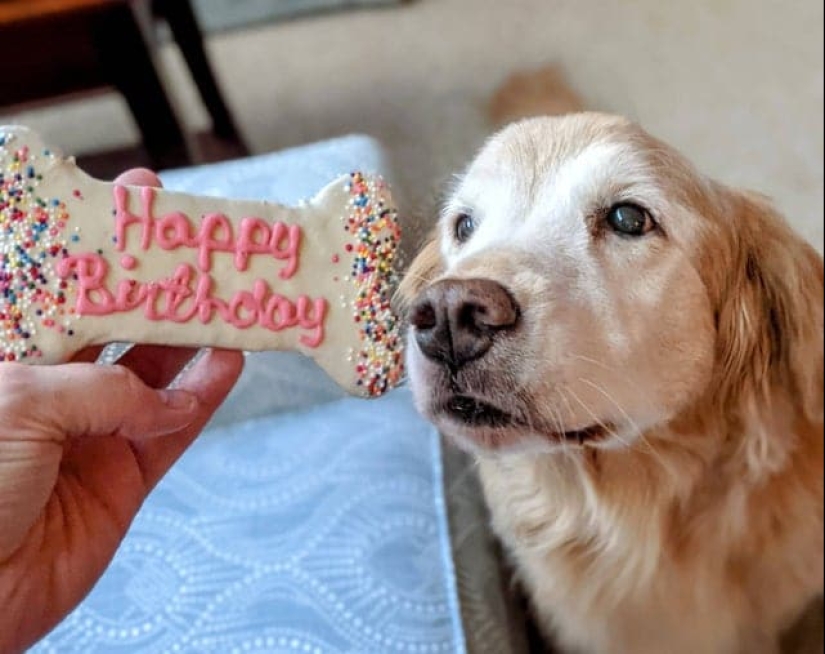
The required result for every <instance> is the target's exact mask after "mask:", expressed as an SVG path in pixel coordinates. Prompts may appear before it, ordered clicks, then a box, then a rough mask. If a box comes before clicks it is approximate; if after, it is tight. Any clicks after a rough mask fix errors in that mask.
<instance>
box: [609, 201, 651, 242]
mask: <svg viewBox="0 0 825 654" xmlns="http://www.w3.org/2000/svg"><path fill="white" fill-rule="evenodd" d="M605 220H606V221H607V224H608V225H609V226H610V228H611V229H612V230H613V231H614V232H617V233H619V234H622V235H624V236H644V235H645V234H647V233H648V232H649V231H651V230H652V229H654V228H655V227H656V223H655V222H653V218H651V217H650V214H649V213H648V212H647V211H645V210H644V209H642V208H641V207H637V206H636V205H635V204H616V205H613V206H612V207H610V210H609V211H608V212H607V216H606V217H605Z"/></svg>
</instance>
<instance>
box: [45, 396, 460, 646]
mask: <svg viewBox="0 0 825 654" xmlns="http://www.w3.org/2000/svg"><path fill="white" fill-rule="evenodd" d="M438 456H439V454H438V436H437V434H436V433H435V432H434V431H433V430H432V429H431V428H430V427H428V426H427V425H425V424H424V423H422V422H421V420H420V419H419V418H418V417H417V416H416V414H415V412H414V411H413V409H412V407H411V403H410V400H409V395H408V393H407V392H406V391H405V390H399V391H396V392H393V393H390V394H389V395H387V396H386V397H384V398H381V399H379V400H372V401H364V400H355V399H343V400H337V401H334V402H330V403H327V404H324V405H322V406H319V407H315V408H313V409H311V410H308V411H306V412H302V413H285V414H280V415H275V416H270V417H266V418H258V419H255V420H251V421H247V422H242V423H236V424H234V425H229V426H225V427H217V428H214V429H212V430H210V431H208V432H207V433H205V434H204V435H203V436H202V437H201V439H199V441H197V442H196V444H195V445H194V446H193V447H192V448H191V450H190V451H189V452H187V454H186V455H185V456H184V457H183V458H182V459H181V461H180V462H179V463H178V464H177V465H176V466H175V468H174V469H173V470H172V472H171V473H170V474H169V475H168V476H167V478H166V479H164V481H163V482H162V483H161V484H160V485H159V486H158V488H157V489H156V491H155V492H154V493H153V494H152V496H151V497H150V499H149V500H148V501H147V503H146V504H145V506H144V507H143V509H142V510H141V512H140V514H139V516H138V518H137V519H136V521H135V523H134V525H133V527H132V529H131V531H130V533H129V535H128V536H127V538H126V540H125V542H124V543H123V545H122V547H121V549H120V550H119V551H118V553H117V556H116V557H115V560H114V562H113V564H112V566H111V568H110V569H109V570H108V571H107V573H106V575H105V576H104V577H103V579H102V580H101V581H100V583H99V584H98V585H97V587H96V588H95V589H94V591H93V592H92V593H91V595H90V596H89V597H88V598H87V599H86V601H85V602H84V603H83V604H82V605H81V606H80V607H79V608H78V609H77V610H76V611H74V612H73V613H72V614H71V615H70V616H69V617H68V618H67V619H66V620H65V621H64V622H63V623H62V624H61V625H59V627H58V628H57V629H56V630H55V631H54V632H53V633H52V634H51V635H50V636H48V637H47V638H46V639H45V640H44V641H43V642H42V643H40V644H39V645H38V646H37V647H36V648H35V649H34V651H35V652H59V653H61V654H62V653H64V652H83V653H84V654H91V653H92V652H184V651H189V652H221V653H223V652H233V651H237V652H290V653H295V652H306V653H308V654H315V653H324V654H327V653H336V654H337V653H341V654H344V653H353V652H410V653H416V652H417V653H421V654H425V653H428V652H431V653H433V654H435V653H437V652H455V651H459V650H460V649H461V648H460V646H458V645H457V642H458V639H457V638H456V634H455V633H454V629H453V624H452V621H453V617H454V609H455V607H454V606H453V602H454V599H453V597H452V593H451V590H450V583H449V575H450V574H451V570H452V568H451V564H450V562H449V560H445V554H448V548H447V547H445V543H444V541H443V540H442V539H444V538H445V537H446V532H445V530H444V527H445V517H444V514H443V498H442V497H441V480H440V478H439V469H440V468H439V461H438V460H437V457H438ZM434 457H435V460H434Z"/></svg>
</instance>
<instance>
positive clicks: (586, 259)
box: [408, 115, 716, 449]
mask: <svg viewBox="0 0 825 654" xmlns="http://www.w3.org/2000/svg"><path fill="white" fill-rule="evenodd" d="M660 147H663V146H660V144H659V143H658V142H655V141H653V139H650V138H649V137H647V136H646V135H645V134H643V133H642V132H641V130H638V129H637V128H635V127H634V126H632V125H631V124H629V123H627V122H625V121H623V120H621V119H616V118H608V117H604V116H593V115H586V116H575V117H567V118H552V119H551V118H544V119H536V120H529V121H525V122H522V123H518V124H516V125H513V126H511V127H509V128H507V129H505V130H504V131H503V132H501V133H499V134H498V135H496V136H495V137H494V138H493V139H491V140H490V141H489V143H488V144H487V145H486V146H485V147H484V149H483V150H482V151H481V153H480V154H479V155H478V157H477V158H476V159H475V161H474V162H473V163H472V164H471V165H470V167H469V169H468V170H467V172H466V174H465V175H464V176H463V178H462V179H461V180H460V182H459V183H458V186H457V188H456V189H455V192H454V193H453V195H452V197H451V199H450V200H449V202H448V203H447V206H446V208H445V210H444V212H443V216H442V219H441V222H440V231H439V235H440V236H439V244H438V247H439V250H440V258H441V265H440V276H439V279H444V278H449V279H470V278H484V279H491V280H493V281H495V282H498V283H499V284H501V285H502V286H504V288H506V289H507V290H508V291H509V292H510V293H511V295H512V296H513V297H514V298H515V300H516V302H517V303H518V305H519V307H520V311H521V315H520V322H519V325H518V326H517V328H516V329H515V330H513V331H511V332H508V333H507V334H503V335H501V336H500V337H498V338H497V339H496V341H495V343H494V345H493V347H492V348H491V349H490V351H489V352H487V354H486V355H484V356H483V357H482V358H480V359H478V360H477V361H474V362H472V363H471V364H469V365H468V366H467V367H466V368H462V369H461V370H460V371H458V372H457V373H456V372H453V373H450V372H448V371H447V370H446V368H445V367H444V366H442V365H441V364H438V363H435V362H433V361H431V360H429V359H427V358H426V357H425V356H424V355H423V354H422V352H421V350H420V348H418V347H417V346H416V344H415V338H414V333H413V334H411V338H410V339H409V341H410V346H409V348H408V369H409V374H410V379H411V384H412V388H413V392H414V395H415V398H416V401H417V404H418V407H419V409H420V410H421V411H422V413H423V414H424V415H426V416H427V417H428V418H429V419H431V420H432V421H433V422H434V423H435V424H436V425H437V426H438V427H439V428H440V429H441V430H442V431H443V432H444V433H446V434H448V435H450V436H452V437H454V438H456V439H458V440H459V441H461V442H463V443H464V444H467V445H470V446H472V447H478V446H481V447H484V448H494V449H501V448H504V449H524V448H525V447H529V448H531V449H532V448H534V447H539V448H542V449H546V448H548V447H550V448H552V447H558V446H559V445H560V444H565V443H566V442H567V441H569V440H570V436H571V434H572V433H573V432H580V431H581V430H588V429H590V428H598V427H601V429H596V430H595V431H594V432H593V433H597V434H598V438H596V439H594V441H593V443H592V444H593V445H599V446H603V447H615V446H619V447H620V446H622V445H623V444H625V445H627V444H630V443H632V442H633V441H634V440H635V439H636V438H638V437H639V435H640V432H641V431H645V430H647V429H649V428H650V427H651V426H653V425H655V424H658V423H661V422H664V421H667V420H669V419H671V418H673V417H674V416H675V415H677V414H678V412H679V411H680V410H682V409H684V408H685V407H686V406H688V405H689V404H690V403H692V402H695V401H696V400H697V399H698V398H699V397H700V396H701V395H702V393H704V392H705V389H706V388H707V386H708V383H709V380H710V376H711V373H712V368H713V363H714V342H715V338H716V335H715V327H714V315H713V310H712V304H711V300H710V297H709V294H708V290H707V288H706V285H705V284H704V282H703V280H702V278H701V277H700V275H699V273H698V271H697V270H696V268H695V266H694V263H693V259H692V254H693V253H692V251H691V244H692V243H695V242H696V241H697V238H698V237H699V235H700V233H701V230H702V228H703V224H704V222H705V221H703V218H702V215H701V211H702V207H701V206H699V205H700V204H701V203H698V202H697V201H696V200H695V198H707V197H711V196H712V189H711V188H710V187H708V188H704V187H703V185H704V184H705V182H704V181H703V179H702V178H701V177H700V176H699V175H698V174H697V173H695V172H694V171H693V170H692V169H691V168H690V166H689V165H688V164H687V163H686V162H684V161H683V160H682V159H681V158H679V157H678V156H677V155H676V154H675V153H673V152H672V151H670V150H667V151H660ZM622 203H631V204H634V205H637V206H639V207H641V208H644V209H646V210H647V211H648V212H649V215H650V216H651V217H652V218H653V220H654V221H655V222H656V224H657V227H656V228H655V229H653V230H652V231H651V232H650V233H648V234H646V235H644V236H639V237H629V236H624V235H620V234H618V233H616V232H615V231H613V230H612V229H611V228H610V227H609V226H608V225H607V223H606V221H605V214H606V212H607V211H608V210H609V209H610V208H611V207H612V206H614V205H617V204H622ZM463 214H466V215H469V216H471V217H472V219H473V221H474V223H475V225H476V228H475V231H474V232H473V234H472V236H471V237H470V238H469V239H468V240H467V241H466V242H464V243H458V242H457V240H456V238H455V224H456V220H457V217H458V216H461V215H463ZM454 393H460V394H462V395H464V396H469V397H472V398H474V399H477V400H479V401H482V402H484V403H486V404H489V405H492V406H493V407H496V408H498V409H500V410H503V411H504V412H506V413H508V414H510V415H512V416H513V424H512V426H509V425H506V426H503V427H502V426H500V425H495V426H492V425H491V426H484V425H481V426H479V425H478V424H475V425H472V426H470V425H468V424H466V423H465V422H464V421H462V420H461V419H460V417H459V415H457V414H454V413H451V412H450V411H448V410H445V409H444V408H443V407H444V405H445V397H446V396H449V395H450V394H454ZM565 434H566V435H567V437H565ZM573 440H575V439H573Z"/></svg>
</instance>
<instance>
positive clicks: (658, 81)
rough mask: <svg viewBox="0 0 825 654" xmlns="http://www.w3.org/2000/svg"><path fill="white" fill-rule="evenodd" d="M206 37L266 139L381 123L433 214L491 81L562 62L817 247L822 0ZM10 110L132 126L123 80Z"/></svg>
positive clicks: (511, 4) (335, 23) (590, 93)
mask: <svg viewBox="0 0 825 654" xmlns="http://www.w3.org/2000/svg"><path fill="white" fill-rule="evenodd" d="M209 50H210V52H211V53H212V55H213V57H214V62H215V66H216V69H217V72H218V74H219V77H220V79H221V81H222V84H223V86H224V88H225V90H226V94H227V97H228V99H229V102H230V103H231V105H232V107H233V108H234V111H235V112H236V115H237V117H238V120H239V123H240V125H241V128H242V131H243V132H244V134H245V136H246V137H247V139H248V141H249V143H250V144H251V146H252V147H253V148H254V150H255V151H256V152H264V151H269V150H273V149H278V148H282V147H286V146H291V145H295V144H299V143H303V142H306V141H311V140H316V139H321V138H325V137H329V136H333V135H336V134H341V133H346V132H353V131H357V132H365V133H369V134H372V135H374V136H376V137H378V138H379V139H380V140H381V141H382V142H383V143H384V144H385V145H386V146H387V148H388V149H389V151H390V153H391V155H392V157H393V162H394V166H395V169H396V173H397V175H396V177H397V180H398V187H399V188H398V191H399V194H400V195H401V197H402V198H403V202H405V203H406V206H407V208H408V210H409V211H411V212H416V211H418V212H422V213H423V214H427V213H428V212H429V207H430V206H431V203H432V201H433V199H435V198H437V196H438V193H439V190H440V189H442V188H443V186H444V183H445V182H447V181H448V180H449V175H450V173H451V172H453V171H455V170H456V169H458V168H459V167H460V166H461V165H462V164H463V163H464V162H465V160H466V159H467V157H468V156H469V155H470V154H471V153H472V151H473V150H474V149H475V148H476V147H477V146H478V145H479V143H480V142H481V140H482V139H483V138H484V136H485V134H486V133H487V131H488V128H487V125H486V122H485V115H484V103H485V101H486V99H487V98H488V96H489V94H490V92H491V91H492V90H493V89H494V87H495V86H496V85H497V84H499V83H500V81H501V80H502V79H503V78H504V77H505V76H506V75H507V74H508V73H510V72H511V71H513V70H516V69H520V68H525V67H527V68H529V67H533V66H538V65H542V64H545V63H548V62H558V63H559V64H560V65H561V66H563V68H564V69H565V70H566V71H567V73H568V75H569V77H570V80H571V82H572V84H573V86H574V87H575V88H576V89H577V90H578V91H579V92H580V93H581V94H582V95H583V96H584V98H585V99H586V101H587V102H588V103H590V104H591V105H592V106H593V107H596V108H600V109H604V110H609V111H613V112H617V113H622V114H626V115H628V116H631V117H633V118H635V119H637V120H639V121H640V122H641V123H642V124H643V125H644V126H645V127H647V128H648V129H649V130H650V131H652V132H653V133H655V134H657V135H659V136H661V137H663V138H665V139H666V140H668V141H670V142H671V143H673V144H674V145H676V146H677V147H679V148H681V149H682V150H683V151H684V152H685V153H686V154H688V156H690V157H691V158H692V159H693V160H694V161H695V162H696V163H697V164H698V165H699V166H700V167H701V168H702V169H704V170H706V171H707V172H709V173H711V174H713V175H715V176H718V177H719V178H721V179H723V180H725V181H727V182H730V183H733V184H739V185H745V186H749V187H752V188H756V189H759V190H761V191H763V192H766V193H768V194H770V195H772V196H773V197H774V198H775V199H776V201H777V203H778V204H779V206H780V207H781V208H782V209H783V210H784V211H785V212H786V213H787V215H788V216H789V217H790V218H791V220H792V221H793V223H794V224H795V225H796V226H797V227H798V228H799V229H800V230H801V231H802V232H803V233H804V234H805V235H806V236H807V237H808V238H809V239H811V240H812V241H814V242H815V243H816V244H817V246H818V247H819V249H820V250H821V249H822V238H823V123H822V112H823V59H822V52H823V5H822V3H821V2H819V1H817V0H792V1H790V2H789V1H784V2H783V1H780V0H696V1H695V2H681V1H676V0H674V1H665V0H626V1H625V2H621V1H619V0H605V1H600V0H508V1H507V2H504V1H501V0H415V1H414V2H412V3H411V4H409V5H407V6H402V7H396V8H393V9H389V10H386V9H385V10H371V11H359V12H351V13H337V14H330V15H326V16H323V17H318V18H312V19H307V20H300V21H295V22H290V23H284V24H274V25H267V26H262V27H259V28H255V29H252V30H246V31H242V32H234V33H227V34H221V35H217V36H214V37H212V38H211V39H210V41H209ZM163 54H164V56H163V64H164V67H165V69H166V70H167V71H168V75H169V79H170V81H171V84H172V86H173V87H174V89H175V94H176V97H177V98H178V100H179V102H180V106H181V108H182V111H183V115H184V116H185V117H186V121H187V123H188V124H189V125H191V126H193V127H200V126H203V125H204V124H205V120H206V119H205V115H204V113H203V111H202V110H201V108H200V107H199V105H198V103H197V101H196V96H195V95H194V93H193V90H192V86H191V84H190V82H189V80H188V78H187V76H186V74H185V72H183V70H184V69H183V68H182V66H181V64H180V60H179V58H178V56H177V52H176V51H174V50H173V49H171V48H170V49H169V50H168V51H166V52H164V53H163ZM9 120H17V121H20V122H26V123H28V124H30V125H32V126H33V127H36V128H38V129H40V130H42V131H44V132H45V133H46V134H47V135H48V136H49V137H50V138H52V139H53V140H54V141H56V142H57V144H58V145H61V146H63V147H64V148H65V149H67V150H69V151H72V152H78V153H81V152H86V151H88V150H90V149H96V148H98V147H101V146H108V145H120V144H123V143H127V142H131V141H134V140H135V138H136V132H135V129H134V127H133V125H132V124H131V120H130V119H129V117H128V114H127V113H126V111H125V109H124V106H123V104H122V103H121V102H120V101H119V100H118V99H117V98H115V97H112V96H107V97H103V98H101V99H99V100H94V101H91V102H81V103H73V104H71V105H66V106H62V107H60V108H59V110H58V111H54V110H49V111H37V112H31V113H24V114H16V115H8V114H7V115H5V116H0V122H7V121H9Z"/></svg>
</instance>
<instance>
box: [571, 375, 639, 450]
mask: <svg viewBox="0 0 825 654" xmlns="http://www.w3.org/2000/svg"><path fill="white" fill-rule="evenodd" d="M567 392H568V393H570V395H572V396H573V399H574V400H576V402H578V403H579V404H580V405H581V406H582V408H583V409H584V410H585V411H587V413H589V414H590V416H591V417H592V418H593V420H594V421H595V422H596V424H597V425H599V426H600V427H601V428H602V429H604V430H605V431H606V432H607V433H608V434H609V435H610V436H612V437H613V438H615V439H616V440H617V441H619V442H620V443H621V444H622V445H624V446H625V447H627V448H628V449H630V450H633V449H635V448H634V446H633V444H632V443H629V442H627V441H626V440H625V439H624V438H622V437H621V435H620V434H619V433H618V432H617V431H616V430H615V429H611V428H610V427H609V426H608V425H607V424H606V423H605V422H604V420H603V419H602V418H599V417H598V416H597V415H596V413H595V412H594V411H593V409H591V408H590V407H589V406H588V405H587V404H586V403H585V402H583V401H582V399H581V398H580V397H579V396H578V395H577V394H576V392H575V391H574V390H573V389H572V388H568V389H567Z"/></svg>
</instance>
